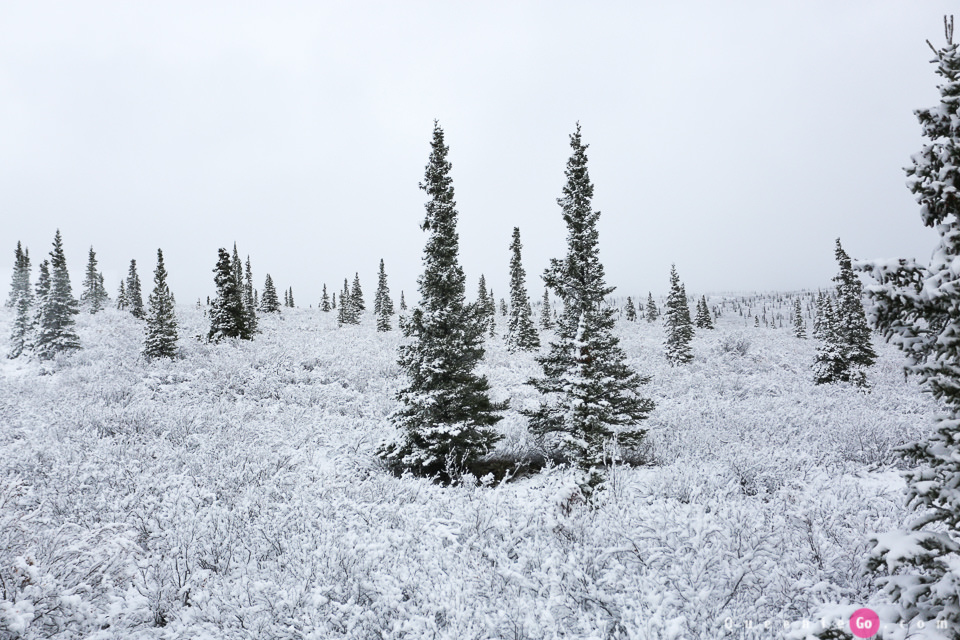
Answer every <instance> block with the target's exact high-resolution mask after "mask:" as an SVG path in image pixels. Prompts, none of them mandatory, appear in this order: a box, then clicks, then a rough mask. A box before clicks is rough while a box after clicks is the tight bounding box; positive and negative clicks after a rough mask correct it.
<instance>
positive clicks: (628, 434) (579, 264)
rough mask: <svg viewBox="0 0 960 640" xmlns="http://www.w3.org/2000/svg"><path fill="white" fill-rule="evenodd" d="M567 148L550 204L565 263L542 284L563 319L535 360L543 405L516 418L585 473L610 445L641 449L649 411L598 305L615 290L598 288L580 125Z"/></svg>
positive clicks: (593, 215) (600, 278) (612, 452)
mask: <svg viewBox="0 0 960 640" xmlns="http://www.w3.org/2000/svg"><path fill="white" fill-rule="evenodd" d="M570 146H571V148H572V154H571V156H570V159H569V160H568V161H567V167H566V172H565V175H566V178H567V181H566V184H565V185H564V187H563V196H562V197H561V198H558V199H557V204H559V205H560V208H561V209H562V210H563V220H564V222H565V223H566V224H567V255H566V258H565V259H563V260H558V259H552V260H551V261H550V267H549V268H547V270H546V271H545V272H544V276H543V279H544V282H545V284H546V285H547V286H548V287H549V288H550V289H553V291H554V292H556V294H557V296H558V297H559V298H560V300H561V301H562V302H563V313H562V314H561V315H560V317H559V321H558V325H557V338H556V340H555V341H553V342H551V343H550V346H549V350H548V352H547V353H546V354H544V355H542V356H539V357H538V358H537V361H538V362H539V364H540V366H541V367H542V368H543V377H541V378H534V379H531V380H530V381H529V384H531V385H533V387H534V388H535V389H536V390H537V391H539V392H540V393H541V394H543V395H544V396H546V398H545V399H544V401H543V402H542V403H541V405H540V406H539V407H538V408H537V409H535V410H531V411H522V412H521V413H523V414H524V415H526V416H528V417H529V418H530V430H531V431H532V432H533V434H534V436H535V437H536V438H537V440H538V442H539V443H540V444H541V446H542V447H543V448H544V449H545V450H547V451H548V452H549V453H550V454H551V455H554V456H558V457H564V458H567V459H569V460H571V461H573V462H574V463H576V464H577V465H579V466H580V467H581V468H582V469H584V470H588V469H591V468H594V469H595V468H599V467H601V466H604V465H605V464H606V463H608V462H609V461H611V460H616V458H617V453H616V448H615V447H612V445H613V444H614V441H617V442H618V443H619V445H620V446H622V447H625V448H627V449H632V448H635V447H637V446H638V445H639V444H640V442H641V441H642V439H643V437H644V434H645V433H646V432H645V430H643V429H639V428H638V424H639V422H640V421H641V420H644V419H645V418H646V417H647V415H648V414H649V413H650V411H651V410H652V409H653V407H654V403H653V401H652V400H650V399H647V398H642V397H640V395H639V393H638V390H639V387H640V385H642V384H645V383H646V382H648V381H649V377H646V376H641V375H639V374H638V373H636V372H634V371H632V370H631V369H630V367H628V366H627V364H626V355H625V354H624V352H623V350H622V349H621V348H620V345H619V341H618V340H617V338H616V337H614V335H613V326H614V315H615V313H616V311H615V310H614V309H612V308H609V307H608V306H607V305H605V304H604V298H605V297H606V296H607V295H609V294H610V293H612V292H613V291H614V288H613V287H608V286H607V285H606V284H605V282H604V270H603V265H602V264H601V263H600V256H599V236H598V232H597V221H598V219H599V217H600V212H598V211H594V210H593V207H592V203H591V202H592V199H593V184H592V183H591V182H590V176H589V173H588V171H587V155H586V150H587V147H586V145H584V144H582V141H581V137H580V125H579V124H578V125H577V129H576V132H575V133H574V134H573V135H571V136H570ZM545 312H546V309H545ZM599 481H600V477H599V476H597V475H596V471H594V472H592V473H591V477H590V480H589V481H588V482H587V484H586V485H585V486H584V487H583V488H585V489H586V490H592V489H593V488H594V487H595V486H596V485H597V483H598V482H599Z"/></svg>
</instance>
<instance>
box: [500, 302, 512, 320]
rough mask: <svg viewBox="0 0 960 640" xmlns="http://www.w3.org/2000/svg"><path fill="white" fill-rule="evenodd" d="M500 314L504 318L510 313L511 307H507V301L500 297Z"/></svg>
mask: <svg viewBox="0 0 960 640" xmlns="http://www.w3.org/2000/svg"><path fill="white" fill-rule="evenodd" d="M500 315H502V316H503V317H504V318H506V317H507V316H509V315H510V309H509V308H508V307H507V301H506V300H504V299H503V298H500Z"/></svg>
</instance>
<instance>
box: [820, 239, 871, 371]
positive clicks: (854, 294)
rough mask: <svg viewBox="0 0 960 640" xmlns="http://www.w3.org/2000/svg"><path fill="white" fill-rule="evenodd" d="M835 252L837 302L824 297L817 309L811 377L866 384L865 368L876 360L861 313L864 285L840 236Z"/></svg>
mask: <svg viewBox="0 0 960 640" xmlns="http://www.w3.org/2000/svg"><path fill="white" fill-rule="evenodd" d="M835 255H836V258H837V262H838V263H839V265H840V273H839V274H838V275H837V276H836V277H835V278H834V279H833V281H834V282H836V283H837V288H836V296H837V297H836V304H835V305H834V304H832V303H831V302H830V300H829V299H827V300H826V304H825V306H824V308H823V309H822V310H821V309H819V308H818V310H817V315H818V317H819V316H821V315H822V319H820V323H819V325H818V326H816V327H815V330H814V336H815V337H817V338H818V339H819V340H820V344H819V345H818V347H817V356H816V360H815V361H814V376H813V379H814V382H815V383H816V384H827V383H833V382H852V383H853V384H855V385H857V386H859V387H866V386H867V375H866V371H864V369H866V368H867V367H869V366H870V365H872V364H873V363H874V361H876V359H877V354H876V353H875V352H874V350H873V345H871V344H870V328H869V326H867V319H866V316H865V314H864V312H863V303H862V301H861V295H862V290H863V288H862V285H861V284H860V280H859V279H858V278H857V276H856V274H855V273H854V272H853V265H852V263H851V260H850V257H849V256H847V254H846V252H845V251H844V250H843V247H841V246H840V240H839V238H838V239H837V246H836V251H835Z"/></svg>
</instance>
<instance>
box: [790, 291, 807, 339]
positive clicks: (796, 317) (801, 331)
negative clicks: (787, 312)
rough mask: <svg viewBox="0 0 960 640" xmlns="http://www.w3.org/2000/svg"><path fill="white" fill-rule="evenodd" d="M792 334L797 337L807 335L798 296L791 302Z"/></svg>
mask: <svg viewBox="0 0 960 640" xmlns="http://www.w3.org/2000/svg"><path fill="white" fill-rule="evenodd" d="M793 335H794V336H796V337H797V338H806V337H807V326H806V324H804V322H803V307H802V305H801V303H800V298H797V299H796V300H794V302H793Z"/></svg>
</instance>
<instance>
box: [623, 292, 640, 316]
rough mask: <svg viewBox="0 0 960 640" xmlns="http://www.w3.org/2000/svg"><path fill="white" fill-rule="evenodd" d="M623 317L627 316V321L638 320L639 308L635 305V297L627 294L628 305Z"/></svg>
mask: <svg viewBox="0 0 960 640" xmlns="http://www.w3.org/2000/svg"><path fill="white" fill-rule="evenodd" d="M623 317H624V318H626V320H627V322H635V321H636V320H637V308H636V307H635V306H634V305H633V298H631V297H630V296H627V305H626V307H624V310H623Z"/></svg>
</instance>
